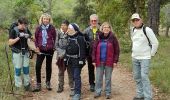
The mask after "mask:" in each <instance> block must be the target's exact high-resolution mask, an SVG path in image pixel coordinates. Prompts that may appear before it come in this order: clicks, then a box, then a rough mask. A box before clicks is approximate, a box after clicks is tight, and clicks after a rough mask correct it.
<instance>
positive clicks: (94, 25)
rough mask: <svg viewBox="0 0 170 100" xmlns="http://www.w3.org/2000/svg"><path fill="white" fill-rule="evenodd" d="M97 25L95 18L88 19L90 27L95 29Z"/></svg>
mask: <svg viewBox="0 0 170 100" xmlns="http://www.w3.org/2000/svg"><path fill="white" fill-rule="evenodd" d="M97 23H98V20H97V18H96V17H93V18H91V19H90V25H91V26H92V27H97Z"/></svg>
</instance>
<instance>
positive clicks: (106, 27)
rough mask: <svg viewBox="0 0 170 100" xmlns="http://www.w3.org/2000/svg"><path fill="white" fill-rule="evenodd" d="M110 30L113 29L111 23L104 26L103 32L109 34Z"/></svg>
mask: <svg viewBox="0 0 170 100" xmlns="http://www.w3.org/2000/svg"><path fill="white" fill-rule="evenodd" d="M110 31H111V29H110V26H109V25H104V26H103V33H104V35H108V34H109V32H110Z"/></svg>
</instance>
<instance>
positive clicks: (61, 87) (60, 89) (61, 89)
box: [57, 85, 63, 93]
mask: <svg viewBox="0 0 170 100" xmlns="http://www.w3.org/2000/svg"><path fill="white" fill-rule="evenodd" d="M61 92H63V86H61V85H58V89H57V93H61Z"/></svg>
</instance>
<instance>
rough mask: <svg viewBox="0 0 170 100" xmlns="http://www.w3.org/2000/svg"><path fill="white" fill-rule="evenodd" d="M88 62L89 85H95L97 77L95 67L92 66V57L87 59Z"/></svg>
mask: <svg viewBox="0 0 170 100" xmlns="http://www.w3.org/2000/svg"><path fill="white" fill-rule="evenodd" d="M87 62H88V74H89V84H90V85H94V84H95V83H94V81H95V75H94V65H93V64H92V57H91V56H89V57H87Z"/></svg>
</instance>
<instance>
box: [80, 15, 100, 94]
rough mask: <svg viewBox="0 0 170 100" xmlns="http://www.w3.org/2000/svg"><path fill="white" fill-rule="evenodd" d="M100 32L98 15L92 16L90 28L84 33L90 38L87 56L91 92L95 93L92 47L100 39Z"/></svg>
mask: <svg viewBox="0 0 170 100" xmlns="http://www.w3.org/2000/svg"><path fill="white" fill-rule="evenodd" d="M98 31H99V25H98V16H97V15H96V14H92V15H91V16H90V26H89V27H88V28H86V29H85V30H84V32H83V34H86V35H87V36H88V38H89V44H90V48H89V54H88V56H87V62H88V73H89V84H90V91H91V92H94V90H95V89H94V88H95V82H94V81H95V74H94V66H93V64H92V57H91V55H92V45H93V42H94V40H96V39H97V38H98V34H97V33H98Z"/></svg>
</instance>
